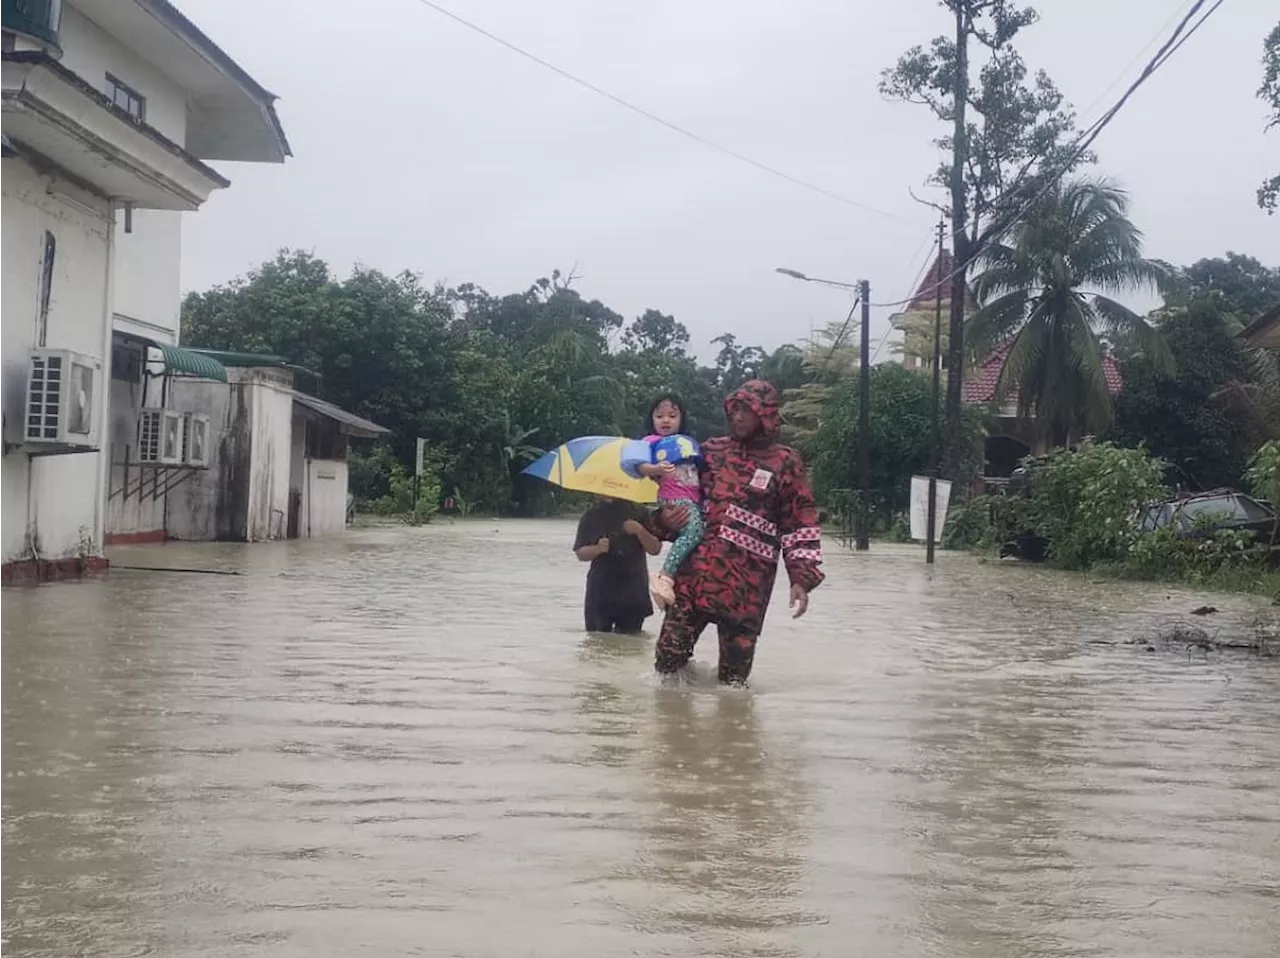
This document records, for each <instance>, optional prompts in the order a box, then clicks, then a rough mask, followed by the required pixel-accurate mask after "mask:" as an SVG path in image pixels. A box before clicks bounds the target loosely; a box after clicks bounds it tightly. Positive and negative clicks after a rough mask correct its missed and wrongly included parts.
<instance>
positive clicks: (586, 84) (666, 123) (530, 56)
mask: <svg viewBox="0 0 1280 958" xmlns="http://www.w3.org/2000/svg"><path fill="white" fill-rule="evenodd" d="M418 2H419V3H420V4H422V5H423V6H424V7H427V8H428V9H431V10H434V11H435V12H436V13H438V14H440V15H441V16H444V17H448V18H449V19H450V20H452V21H454V22H455V23H458V24H461V25H462V26H464V27H466V28H467V29H468V30H471V31H473V32H475V33H478V34H480V36H482V37H485V38H486V39H488V40H492V41H493V42H494V43H496V44H498V45H500V46H503V47H506V48H507V49H508V50H510V51H511V52H512V53H515V54H518V55H519V56H522V57H524V58H525V59H526V60H529V61H531V62H533V63H536V64H537V65H538V66H540V67H542V68H543V69H546V70H550V71H551V72H552V73H554V74H556V75H557V76H560V77H563V78H564V79H566V80H568V81H569V82H571V83H576V84H577V85H578V86H580V87H582V88H583V89H586V90H590V91H591V92H592V93H595V94H596V95H597V96H602V97H604V98H605V99H606V100H610V101H612V102H613V103H616V104H617V105H618V106H620V107H623V108H624V109H627V110H630V111H631V112H632V113H636V114H638V115H640V116H642V117H644V118H645V119H646V120H650V121H651V122H653V123H657V124H658V125H659V126H662V127H666V128H667V129H668V130H670V131H672V132H673V133H678V134H680V135H681V136H683V137H686V138H688V139H690V140H693V141H694V142H695V143H699V144H701V145H702V146H705V147H707V148H709V149H712V150H715V151H716V152H717V153H723V154H724V155H725V156H728V157H732V158H733V159H735V160H737V161H738V162H740V163H745V164H747V165H748V166H752V167H754V168H755V169H757V170H760V171H761V172H764V173H768V174H769V175H770V176H776V177H778V178H779V179H782V180H786V181H787V182H788V183H790V184H792V185H793V186H798V187H800V188H801V189H805V190H808V191H809V192H811V193H816V194H818V195H819V196H825V197H827V199H832V200H836V201H837V202H840V203H844V204H846V205H848V206H852V207H855V208H857V209H860V210H862V211H864V212H867V213H874V214H875V215H877V216H883V217H885V218H887V219H892V220H903V221H905V218H904V217H902V216H900V215H898V214H896V213H890V212H887V211H886V210H881V209H877V208H876V207H874V206H868V205H867V204H866V203H859V202H858V201H857V200H855V199H850V198H849V197H847V196H844V195H843V194H841V193H837V192H835V191H834V190H829V189H827V188H826V187H825V186H819V185H817V184H816V183H811V182H809V181H808V180H804V179H801V178H800V177H798V176H792V175H791V174H790V173H787V172H784V171H783V170H779V169H777V168H776V167H773V166H769V165H768V164H767V163H762V162H760V161H759V160H755V159H752V158H751V157H749V156H747V155H746V154H745V153H739V152H738V151H737V150H734V149H731V148H730V147H727V146H722V145H721V144H719V143H716V142H715V141H714V140H709V139H707V138H706V137H705V136H701V135H700V134H698V133H694V132H693V131H692V130H688V129H686V128H684V127H682V126H679V125H678V124H676V123H672V122H671V121H670V120H666V119H663V118H662V117H660V116H658V115H657V114H656V113H653V112H651V111H649V110H646V109H645V108H644V107H642V106H637V105H636V104H634V103H632V102H631V101H630V100H626V99H623V98H622V97H620V96H618V95H617V94H616V93H610V92H609V91H608V90H606V89H604V88H603V87H599V86H596V85H595V84H594V83H592V82H590V81H589V80H584V79H582V77H579V76H576V75H574V74H572V73H570V72H569V71H568V70H565V69H563V68H562V67H558V66H556V65H555V64H554V63H550V62H548V61H547V60H544V59H542V57H540V56H538V55H537V54H534V53H530V52H529V51H528V50H525V49H523V48H521V47H518V46H516V45H515V44H514V43H512V42H511V41H509V40H504V39H503V38H502V37H500V36H498V35H497V34H496V33H492V32H490V31H489V30H486V29H485V28H484V27H482V26H480V25H479V24H476V23H472V22H471V21H470V20H467V19H465V18H464V17H461V16H459V15H458V14H456V13H454V12H453V11H452V10H449V9H447V8H445V7H442V6H440V4H438V3H435V2H434V0H418Z"/></svg>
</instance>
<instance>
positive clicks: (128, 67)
mask: <svg viewBox="0 0 1280 958" xmlns="http://www.w3.org/2000/svg"><path fill="white" fill-rule="evenodd" d="M274 99H275V98H274V97H273V96H272V95H271V94H270V93H268V92H267V91H266V90H264V89H263V88H262V87H261V86H260V85H259V84H258V83H257V82H256V81H255V80H254V79H253V78H252V77H250V76H249V75H248V74H247V73H246V72H245V71H244V70H243V69H242V68H241V67H240V66H238V65H237V64H236V63H235V62H234V61H233V60H232V59H231V58H230V57H228V56H227V54H226V53H224V52H223V51H222V50H220V49H219V48H218V47H217V46H216V45H215V44H214V43H213V42H212V41H211V40H210V39H209V38H208V37H207V36H205V35H204V33H202V32H201V31H200V30H199V29H198V28H197V27H196V26H195V25H194V24H193V23H191V21H190V20H188V19H187V18H186V17H185V16H183V15H182V14H181V13H180V12H179V11H178V10H177V9H176V8H175V7H173V6H172V5H171V4H170V3H168V2H166V0H21V2H20V0H4V6H3V129H4V166H3V179H2V188H3V294H2V296H3V304H2V305H3V310H2V311H3V324H2V325H3V350H2V352H3V409H4V459H3V521H2V522H0V525H2V526H3V570H4V580H5V581H6V582H7V581H11V580H12V579H14V578H26V577H43V576H55V575H59V574H65V573H69V572H76V571H83V570H85V569H93V568H98V567H101V566H103V565H104V564H105V563H104V560H103V558H102V549H103V545H104V543H105V541H106V537H107V534H108V532H114V533H119V534H126V533H132V534H146V533H154V532H155V531H156V530H157V529H162V528H163V509H164V506H163V501H162V499H157V498H152V499H151V500H148V501H147V502H146V503H145V504H144V503H143V502H142V501H140V500H136V499H131V500H129V501H128V502H127V503H125V506H124V507H123V508H121V507H119V506H117V507H115V508H111V507H109V505H108V504H109V502H111V501H112V497H111V495H110V489H111V488H112V485H113V483H114V484H115V485H116V486H118V485H119V484H120V483H121V482H122V481H124V472H125V471H126V470H127V469H129V468H130V467H131V466H138V467H139V468H140V467H141V464H140V463H136V462H135V463H131V464H126V461H125V459H124V458H122V457H124V453H125V450H126V448H127V449H130V450H132V451H133V453H135V454H136V453H137V452H138V450H139V448H140V446H141V442H140V440H141V439H142V438H144V437H145V438H146V440H147V443H148V444H149V448H148V450H147V451H148V452H150V447H151V446H154V445H155V444H154V443H151V439H152V436H151V434H150V432H148V430H149V428H150V426H151V424H152V422H153V420H154V418H155V417H154V416H153V415H152V414H151V413H150V412H147V413H145V414H144V412H143V410H144V409H148V410H149V409H152V408H161V407H163V406H164V405H165V403H166V400H167V399H168V396H167V395H165V384H166V381H167V378H166V376H165V375H164V374H165V373H167V372H171V371H175V370H176V371H180V372H188V373H190V372H198V373H200V374H202V375H208V376H212V377H214V378H217V377H223V378H225V375H226V374H225V370H223V368H222V367H221V366H220V365H219V364H218V363H217V362H216V361H212V360H209V359H208V358H205V359H199V358H197V357H195V356H194V355H193V354H191V353H190V352H188V351H186V350H183V349H181V348H180V347H179V346H178V342H179V335H178V334H179V330H178V322H179V285H178V284H179V256H180V250H181V231H182V220H181V214H182V213H183V212H191V211H194V210H197V209H199V208H200V206H201V204H202V203H204V201H205V200H206V199H207V198H208V197H209V195H210V194H211V193H212V192H213V191H214V190H218V189H223V188H225V187H227V186H228V185H229V183H228V181H227V180H226V179H225V178H224V177H223V176H222V175H221V174H219V173H218V172H217V171H216V170H214V169H212V168H210V167H209V166H208V165H206V161H210V160H213V161H216V160H229V161H248V162H267V163H279V162H282V161H283V160H284V158H285V157H286V156H288V155H289V145H288V142H287V141H286V139H285V136H284V132H283V131H282V129H281V127H280V123H279V120H278V119H277V117H276V113H275V109H274V106H273V103H274ZM197 422H199V420H197ZM187 425H188V423H186V422H183V423H182V424H181V426H178V425H176V422H175V421H173V420H170V422H169V426H170V433H169V435H168V436H167V437H164V438H167V439H169V440H170V441H171V446H172V448H171V449H170V450H168V451H169V453H171V454H173V455H184V454H185V450H187V449H188V447H189V446H190V440H191V439H192V438H193V436H192V433H194V432H195V431H198V430H199V429H200V428H201V426H199V425H195V426H192V427H191V430H192V432H188V431H187V429H186V427H187ZM195 438H196V439H198V438H199V437H195ZM184 443H186V445H184ZM156 454H157V456H158V455H159V454H160V453H159V452H157V453H156ZM113 461H114V462H118V463H119V466H118V467H117V466H115V465H112V463H113ZM192 468H199V467H198V466H192ZM134 471H135V472H136V469H134ZM153 479H154V477H153Z"/></svg>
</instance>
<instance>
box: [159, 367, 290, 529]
mask: <svg viewBox="0 0 1280 958" xmlns="http://www.w3.org/2000/svg"><path fill="white" fill-rule="evenodd" d="M227 375H228V379H229V380H231V381H230V382H229V383H226V384H224V383H218V382H212V381H210V380H203V379H183V378H175V379H174V380H173V381H172V384H171V386H170V400H169V407H170V408H171V409H175V410H177V411H179V412H201V413H205V414H206V415H208V416H209V428H210V430H211V435H210V458H209V468H208V469H203V470H194V471H193V474H192V475H191V477H190V478H188V479H186V480H184V481H183V482H182V484H181V485H179V486H177V487H176V488H175V489H174V490H173V491H172V492H171V493H170V494H169V502H168V507H167V511H166V518H165V530H166V532H167V534H168V535H169V537H170V538H173V539H193V540H207V539H219V540H233V541H242V542H255V541H259V540H264V539H283V538H284V537H285V533H286V531H287V526H286V523H287V521H288V509H289V482H290V469H291V465H292V448H291V447H292V438H293V429H292V420H293V393H292V391H291V390H290V389H289V387H288V385H287V384H286V381H287V380H288V378H289V374H287V373H285V374H281V373H278V372H276V371H274V370H245V369H229V370H227Z"/></svg>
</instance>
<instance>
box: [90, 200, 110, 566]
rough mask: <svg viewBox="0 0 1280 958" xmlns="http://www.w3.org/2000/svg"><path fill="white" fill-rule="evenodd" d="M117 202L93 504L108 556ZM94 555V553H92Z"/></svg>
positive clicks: (97, 533) (99, 540) (97, 538)
mask: <svg viewBox="0 0 1280 958" xmlns="http://www.w3.org/2000/svg"><path fill="white" fill-rule="evenodd" d="M115 265H116V203H115V201H114V200H108V201H107V268H106V275H105V276H104V277H103V283H102V294H103V298H104V299H105V303H104V304H103V309H102V312H103V325H104V327H105V328H104V329H103V331H102V384H101V386H100V388H99V396H100V397H101V399H100V401H99V402H97V412H98V453H97V455H98V463H97V466H98V470H97V472H98V480H97V481H98V486H97V495H96V496H95V497H94V508H93V541H94V543H95V545H96V548H97V550H98V553H99V554H100V555H102V556H104V557H105V556H106V548H107V521H106V520H107V496H108V489H109V487H110V483H111V463H110V458H111V457H110V456H109V455H108V450H109V449H110V424H111V416H110V414H111V343H112V340H113V333H114V327H115V274H116V269H115ZM90 558H92V557H90Z"/></svg>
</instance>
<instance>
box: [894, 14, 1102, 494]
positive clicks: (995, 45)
mask: <svg viewBox="0 0 1280 958" xmlns="http://www.w3.org/2000/svg"><path fill="white" fill-rule="evenodd" d="M941 5H942V6H943V7H944V8H946V10H947V11H948V12H949V13H950V15H951V19H952V21H953V29H952V32H951V33H950V34H949V35H946V36H939V37H936V38H935V39H934V40H933V41H932V42H931V44H930V45H929V47H928V49H926V48H924V47H923V46H915V47H912V48H911V49H910V50H908V51H907V52H906V53H905V54H903V56H902V57H901V58H899V60H898V62H897V64H896V65H895V66H893V67H892V68H890V69H888V70H886V71H885V72H884V74H883V76H882V79H881V83H880V90H881V92H882V93H883V94H884V95H885V96H888V97H890V98H892V99H896V100H902V101H905V102H908V103H916V104H921V105H923V106H927V107H928V108H929V109H930V110H931V111H932V112H933V114H934V116H935V117H937V119H938V120H939V121H941V122H942V123H944V124H946V126H947V128H948V132H947V133H946V134H945V135H944V136H942V137H940V138H939V139H938V140H936V141H935V142H936V143H937V145H938V146H939V147H940V148H941V149H942V150H943V152H944V154H945V157H946V158H945V160H944V162H943V163H942V165H941V166H940V168H939V169H938V171H937V173H936V175H935V177H934V179H935V181H936V182H937V183H938V184H939V185H940V186H943V187H944V188H945V189H946V190H947V192H948V196H949V203H948V205H949V208H950V209H949V212H950V217H951V240H952V244H953V249H954V251H955V261H956V269H955V271H954V274H953V275H952V277H951V279H950V282H951V295H950V303H951V306H950V318H949V322H948V335H947V340H946V343H947V362H946V366H947V368H948V369H949V370H951V371H952V373H951V375H949V376H948V377H947V395H946V417H947V419H946V421H947V435H948V437H957V438H956V441H954V442H953V441H950V438H949V441H948V444H947V448H946V456H945V461H944V472H945V474H946V475H949V476H952V477H954V476H956V475H957V474H958V471H957V470H958V467H959V462H960V458H961V455H962V453H963V447H962V446H960V445H959V444H958V443H959V441H960V440H959V439H958V437H960V436H961V435H962V430H961V428H960V426H961V418H962V415H963V412H962V409H963V401H962V385H963V372H964V368H965V363H966V360H967V358H968V351H967V349H966V345H965V301H966V300H965V288H966V283H967V281H968V271H969V268H970V266H971V265H972V263H973V261H974V258H975V257H976V256H977V255H978V254H980V253H981V252H982V251H983V250H984V249H985V247H986V246H987V244H988V243H989V242H990V241H991V239H992V238H993V237H994V236H995V235H996V234H997V233H998V232H999V230H1000V228H1001V227H1003V226H1004V225H1007V223H1008V221H1009V217H1010V216H1011V215H1012V213H1013V211H1015V210H1016V209H1017V208H1019V207H1020V205H1021V204H1022V203H1023V202H1024V201H1025V200H1026V199H1027V198H1028V197H1029V196H1032V195H1035V193H1036V192H1037V191H1038V189H1039V188H1040V185H1041V184H1042V183H1043V182H1045V181H1046V180H1051V179H1053V178H1054V177H1057V176H1060V175H1062V174H1063V173H1065V172H1067V171H1068V170H1069V169H1070V168H1071V167H1073V166H1074V165H1075V164H1077V163H1079V162H1081V161H1084V160H1087V159H1088V157H1087V156H1086V155H1083V154H1078V153H1074V152H1072V151H1070V150H1069V149H1068V145H1067V137H1068V135H1069V134H1070V133H1071V131H1072V129H1073V128H1074V125H1075V120H1074V116H1073V114H1072V113H1071V111H1070V110H1069V109H1067V108H1066V107H1065V106H1064V104H1063V98H1062V95H1061V94H1060V93H1059V92H1058V90H1057V88H1056V87H1055V86H1054V84H1053V82H1052V81H1051V80H1050V79H1049V77H1048V76H1047V75H1046V74H1045V73H1044V72H1043V71H1041V72H1039V73H1037V74H1036V75H1035V76H1034V77H1029V76H1028V70H1027V67H1026V64H1025V63H1024V62H1023V60H1022V58H1021V57H1020V56H1019V55H1018V52H1017V51H1016V50H1015V49H1014V48H1013V45H1012V42H1013V40H1014V38H1015V37H1016V36H1017V35H1018V33H1019V32H1021V31H1022V30H1023V29H1025V28H1026V27H1028V26H1030V25H1032V24H1034V23H1035V22H1036V20H1037V19H1038V15H1037V14H1036V11H1035V10H1034V9H1032V8H1031V7H1019V6H1017V5H1016V4H1015V3H1014V2H1012V0H941ZM975 54H976V55H975ZM975 61H977V62H975ZM975 71H976V72H975Z"/></svg>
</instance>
